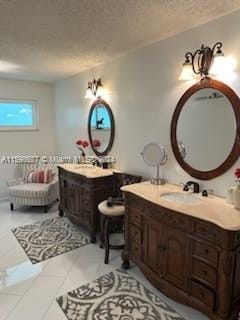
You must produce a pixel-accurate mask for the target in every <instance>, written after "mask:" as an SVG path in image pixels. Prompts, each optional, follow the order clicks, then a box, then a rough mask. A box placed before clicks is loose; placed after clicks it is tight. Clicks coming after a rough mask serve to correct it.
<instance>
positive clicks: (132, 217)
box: [128, 209, 142, 227]
mask: <svg viewBox="0 0 240 320" xmlns="http://www.w3.org/2000/svg"><path fill="white" fill-rule="evenodd" d="M128 215H129V221H130V222H131V223H134V224H136V225H138V226H139V227H141V223H142V216H141V214H140V212H138V211H136V210H133V209H129V210H128Z"/></svg>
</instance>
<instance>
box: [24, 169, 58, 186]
mask: <svg viewBox="0 0 240 320" xmlns="http://www.w3.org/2000/svg"><path fill="white" fill-rule="evenodd" d="M54 174H55V173H54V172H53V171H52V170H51V169H43V170H30V171H28V172H27V173H26V175H25V177H24V181H25V182H27V183H50V182H52V181H53V178H54Z"/></svg>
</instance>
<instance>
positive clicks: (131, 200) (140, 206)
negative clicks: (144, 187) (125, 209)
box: [127, 195, 144, 212]
mask: <svg viewBox="0 0 240 320" xmlns="http://www.w3.org/2000/svg"><path fill="white" fill-rule="evenodd" d="M127 206H130V208H133V209H137V210H139V211H141V212H142V211H144V201H143V200H142V199H141V198H137V197H135V196H133V195H128V196H127Z"/></svg>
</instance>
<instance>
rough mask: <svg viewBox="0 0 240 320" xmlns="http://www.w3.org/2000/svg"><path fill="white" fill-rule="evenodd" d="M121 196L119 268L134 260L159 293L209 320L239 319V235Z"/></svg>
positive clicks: (127, 265)
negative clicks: (123, 211)
mask: <svg viewBox="0 0 240 320" xmlns="http://www.w3.org/2000/svg"><path fill="white" fill-rule="evenodd" d="M125 198H126V219H125V241H126V248H125V250H124V252H123V255H122V257H123V267H124V268H128V267H129V261H130V260H132V261H133V262H134V263H136V264H137V265H138V267H139V268H140V269H141V270H142V272H143V273H144V274H145V276H146V277H147V278H148V279H149V280H150V282H152V283H153V285H155V286H156V287H157V288H159V289H160V290H161V291H162V292H163V293H165V294H166V295H168V296H170V297H172V298H173V299H176V300H178V301H179V302H181V303H184V304H187V305H189V306H191V307H193V308H196V309H198V310H200V311H202V312H203V313H205V314H207V315H208V316H209V317H210V319H219V320H220V319H231V320H239V319H240V317H239V315H240V313H239V315H238V312H240V232H239V231H238V232H237V231H236V232H233V231H227V230H224V229H221V228H219V227H217V226H215V225H214V224H211V223H209V222H206V221H203V220H200V219H197V218H193V217H191V216H189V215H184V214H181V213H178V212H175V211H172V210H170V209H167V208H164V207H161V206H159V205H157V204H153V203H152V202H149V201H147V200H144V199H143V198H141V197H138V196H136V195H134V194H132V193H129V192H126V193H125Z"/></svg>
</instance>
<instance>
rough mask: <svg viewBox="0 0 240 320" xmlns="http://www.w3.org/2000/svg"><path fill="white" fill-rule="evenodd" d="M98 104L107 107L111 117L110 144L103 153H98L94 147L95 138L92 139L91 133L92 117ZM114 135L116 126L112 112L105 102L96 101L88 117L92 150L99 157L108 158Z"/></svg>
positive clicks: (101, 100)
mask: <svg viewBox="0 0 240 320" xmlns="http://www.w3.org/2000/svg"><path fill="white" fill-rule="evenodd" d="M98 104H102V105H104V106H105V107H106V109H107V111H108V114H109V117H110V122H111V129H110V131H111V132H110V138H109V142H108V145H107V147H106V149H105V150H104V151H102V152H100V151H98V150H97V149H96V148H95V147H94V146H93V138H92V133H91V117H92V114H93V111H94V108H95V106H96V105H98ZM114 134H115V124H114V118H113V113H112V110H111V108H110V106H109V105H108V104H107V102H106V101H105V100H103V99H100V98H99V99H97V100H95V101H94V102H93V104H92V105H91V108H90V111H89V115H88V137H89V141H90V145H91V147H92V150H93V152H94V153H95V154H96V155H97V156H106V155H107V154H108V152H109V151H110V150H111V148H112V145H113V140H114Z"/></svg>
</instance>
